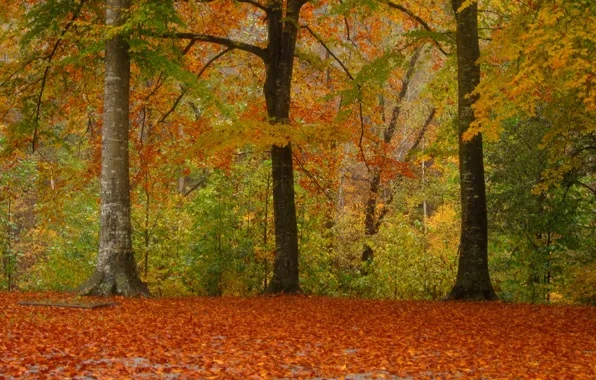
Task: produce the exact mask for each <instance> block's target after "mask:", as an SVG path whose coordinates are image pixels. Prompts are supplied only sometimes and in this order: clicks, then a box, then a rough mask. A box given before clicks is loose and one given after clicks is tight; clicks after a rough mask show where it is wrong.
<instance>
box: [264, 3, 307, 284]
mask: <svg viewBox="0 0 596 380" xmlns="http://www.w3.org/2000/svg"><path fill="white" fill-rule="evenodd" d="M301 6H302V1H301V0H300V1H299V0H289V1H288V4H287V8H286V14H285V17H284V14H283V1H281V0H270V2H269V9H270V11H269V14H268V18H269V19H268V38H269V44H268V47H267V52H268V62H267V78H266V80H265V86H264V93H265V99H266V102H267V114H268V116H269V119H270V121H271V122H272V123H275V124H277V123H287V122H289V116H290V100H291V83H292V71H293V67H294V53H295V50H296V38H297V34H298V29H297V25H298V19H299V15H300V8H301ZM271 160H272V179H273V214H274V220H275V248H276V255H275V264H274V268H273V277H272V279H271V282H270V283H269V287H268V288H267V290H266V292H268V293H281V292H284V293H296V292H299V291H300V284H299V281H298V227H297V223H296V204H295V200H294V170H293V159H292V145H291V144H288V145H286V146H281V147H280V146H273V147H272V148H271Z"/></svg>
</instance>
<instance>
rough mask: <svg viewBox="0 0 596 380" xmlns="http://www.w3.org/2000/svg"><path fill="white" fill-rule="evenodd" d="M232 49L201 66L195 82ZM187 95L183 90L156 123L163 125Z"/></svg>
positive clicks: (220, 53) (186, 91)
mask: <svg viewBox="0 0 596 380" xmlns="http://www.w3.org/2000/svg"><path fill="white" fill-rule="evenodd" d="M231 50H232V49H230V48H228V49H226V50H224V51H222V52H219V53H218V54H216V55H215V56H214V57H213V58H211V59H210V60H209V61H208V62H207V63H206V64H205V66H203V68H202V69H201V71H199V73H198V74H197V80H198V79H199V78H201V76H202V75H203V73H204V72H205V71H206V70H207V68H209V66H211V64H213V62H215V61H217V60H218V59H219V58H221V57H222V56H223V55H225V54H226V53H228V52H230V51H231ZM187 93H188V90H187V89H183V90H182V92H181V93H180V95H179V96H178V98H177V99H176V101H175V102H174V104H173V105H172V107H171V108H170V109H169V111H168V112H166V113H165V114H164V115H163V116H162V117H161V118H160V119H159V121H158V123H163V122H164V121H166V119H167V118H168V116H170V114H171V113H172V112H174V110H176V107H178V104H179V103H180V101H181V100H182V98H183V97H184V95H186V94H187Z"/></svg>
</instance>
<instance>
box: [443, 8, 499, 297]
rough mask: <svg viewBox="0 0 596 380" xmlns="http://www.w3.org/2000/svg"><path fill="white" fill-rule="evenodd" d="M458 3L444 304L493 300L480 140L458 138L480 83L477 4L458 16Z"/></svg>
mask: <svg viewBox="0 0 596 380" xmlns="http://www.w3.org/2000/svg"><path fill="white" fill-rule="evenodd" d="M463 2H464V0H452V6H453V10H454V12H455V18H456V21H457V30H456V45H457V84H458V136H459V173H460V188H461V237H460V246H459V265H458V271H457V278H456V281H455V286H454V287H453V289H452V290H451V292H450V293H449V294H448V295H447V296H446V297H445V299H446V300H474V301H482V300H487V301H490V300H496V299H497V295H496V293H495V291H494V289H493V287H492V284H491V281H490V276H489V272H488V231H487V224H488V223H487V213H486V189H485V184H484V162H483V160H484V157H483V152H482V135H481V134H477V135H476V136H474V137H473V138H472V139H471V140H469V141H465V140H464V139H463V134H464V133H465V132H466V131H467V130H468V128H469V127H470V124H471V123H472V122H473V121H474V120H475V118H474V110H473V109H472V105H473V104H474V102H475V101H476V99H477V96H471V94H472V91H474V89H475V88H476V86H477V85H478V83H480V67H479V66H478V64H477V61H478V58H479V57H480V47H479V44H478V15H477V12H478V4H477V3H475V2H473V3H472V4H471V5H469V6H468V7H467V8H465V9H464V10H462V11H461V12H458V11H457V10H458V9H459V7H460V6H461V5H462V3H463Z"/></svg>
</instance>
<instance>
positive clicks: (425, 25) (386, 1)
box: [379, 0, 449, 56]
mask: <svg viewBox="0 0 596 380" xmlns="http://www.w3.org/2000/svg"><path fill="white" fill-rule="evenodd" d="M379 1H380V2H381V3H384V4H387V6H389V8H393V9H397V10H398V11H400V12H402V13H403V14H405V15H406V16H408V17H410V18H411V19H413V20H414V21H416V22H417V23H418V24H420V25H421V26H422V27H423V28H424V29H426V30H427V31H429V32H434V30H432V28H431V27H430V26H429V25H428V23H427V22H426V21H424V20H423V19H422V18H420V16H417V15H415V14H414V12H412V11H411V10H409V9H408V8H406V7H404V6H402V5H399V4H396V3H394V2H392V1H389V0H379ZM431 39H432V40H433V43H434V44H435V46H436V47H437V49H439V51H440V52H441V53H443V55H445V56H448V55H449V53H447V52H446V51H445V50H444V49H443V47H442V46H441V44H440V43H439V42H438V41H437V40H435V39H434V38H431Z"/></svg>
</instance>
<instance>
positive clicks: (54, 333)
mask: <svg viewBox="0 0 596 380" xmlns="http://www.w3.org/2000/svg"><path fill="white" fill-rule="evenodd" d="M48 297H62V298H64V297H69V296H68V295H66V296H65V295H56V294H50V293H44V294H39V293H36V294H33V293H10V294H9V293H0V378H6V379H13V378H23V377H31V378H65V377H69V378H75V379H94V378H101V379H103V378H118V379H122V378H148V379H153V378H160V379H162V378H166V379H176V378H180V379H184V378H239V379H240V378H242V379H250V378H267V379H268V378H306V379H321V378H324V379H328V378H346V379H367V378H392V379H413V378H414V379H418V378H429V379H436V378H439V379H443V378H483V379H492V378H514V379H519V378H532V379H538V378H542V379H566V378H569V379H571V378H573V379H581V378H591V379H594V378H596V308H594V307H569V306H534V305H525V304H506V303H441V302H393V301H370V300H356V299H333V298H324V297H305V296H299V297H287V296H281V297H256V298H234V297H230V298H228V297H224V298H169V299H120V298H118V299H116V300H115V301H116V302H117V303H118V305H117V306H111V307H106V308H100V309H94V310H85V309H73V308H57V307H39V306H23V305H19V304H17V302H20V301H30V300H36V299H42V298H48Z"/></svg>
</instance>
